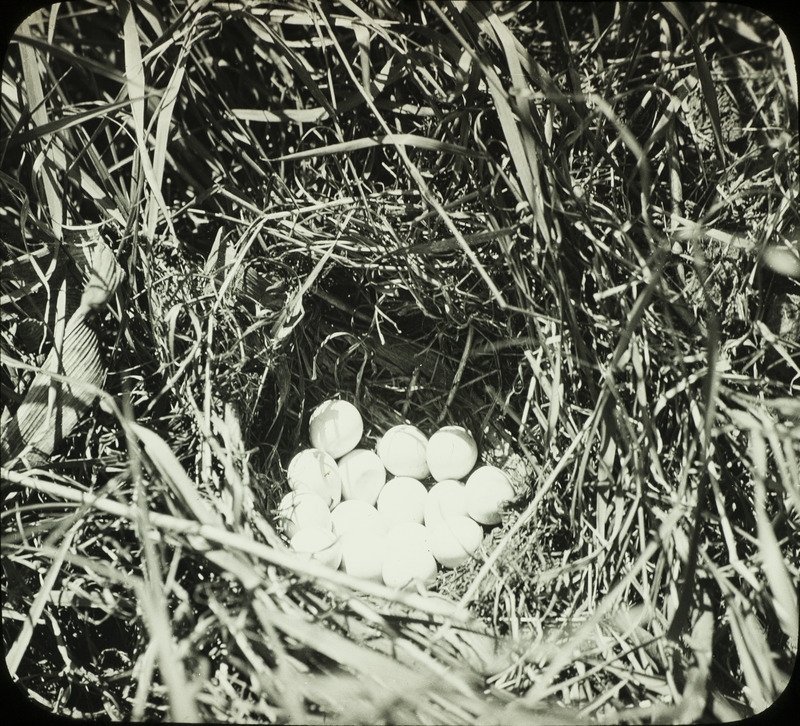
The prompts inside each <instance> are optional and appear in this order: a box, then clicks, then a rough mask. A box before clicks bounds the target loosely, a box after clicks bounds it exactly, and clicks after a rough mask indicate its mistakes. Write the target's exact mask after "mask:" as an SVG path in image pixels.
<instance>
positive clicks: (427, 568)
mask: <svg viewBox="0 0 800 726" xmlns="http://www.w3.org/2000/svg"><path fill="white" fill-rule="evenodd" d="M381 574H382V576H383V582H384V583H385V584H386V586H387V587H392V588H398V589H400V588H402V589H414V588H415V587H416V586H417V585H422V586H423V587H430V586H431V585H432V584H433V583H434V581H435V580H436V560H435V559H434V558H433V555H432V554H431V553H430V552H428V551H427V550H425V549H421V548H419V547H409V548H408V549H402V548H395V549H391V548H388V549H387V550H386V558H385V559H384V561H383V567H382V569H381Z"/></svg>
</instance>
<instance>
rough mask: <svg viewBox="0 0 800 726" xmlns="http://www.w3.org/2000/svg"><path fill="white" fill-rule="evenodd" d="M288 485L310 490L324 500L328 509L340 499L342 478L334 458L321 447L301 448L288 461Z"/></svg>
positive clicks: (298, 489)
mask: <svg viewBox="0 0 800 726" xmlns="http://www.w3.org/2000/svg"><path fill="white" fill-rule="evenodd" d="M286 478H287V480H288V481H289V486H290V487H291V488H292V489H294V490H295V491H310V492H314V493H315V494H318V495H319V496H320V497H322V499H324V500H325V502H326V504H327V505H328V507H329V508H330V509H332V508H333V507H335V506H336V505H337V504H338V503H339V502H340V501H341V500H342V478H341V474H340V472H339V467H338V466H337V465H336V461H335V460H334V458H333V457H332V456H331V455H330V454H328V453H327V452H325V451H322V450H321V449H303V451H301V452H299V453H298V454H296V455H295V456H294V458H293V459H292V460H291V461H290V462H289V467H288V469H287V471H286Z"/></svg>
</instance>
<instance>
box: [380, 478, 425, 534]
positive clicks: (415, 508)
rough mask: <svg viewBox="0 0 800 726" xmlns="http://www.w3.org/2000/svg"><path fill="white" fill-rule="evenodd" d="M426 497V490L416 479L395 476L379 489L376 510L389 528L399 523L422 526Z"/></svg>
mask: <svg viewBox="0 0 800 726" xmlns="http://www.w3.org/2000/svg"><path fill="white" fill-rule="evenodd" d="M427 495H428V490H427V489H426V488H425V485H424V484H423V483H422V482H420V481H419V480H418V479H412V478H411V477H410V476H397V477H395V478H394V479H390V480H389V481H387V482H386V484H385V485H384V487H383V489H381V493H380V494H379V495H378V504H377V508H378V511H379V512H380V514H381V516H382V517H383V519H384V521H385V522H386V524H387V525H388V526H389V527H391V526H392V525H395V524H398V523H399V522H419V523H420V524H422V519H423V517H424V507H425V498H426V497H427Z"/></svg>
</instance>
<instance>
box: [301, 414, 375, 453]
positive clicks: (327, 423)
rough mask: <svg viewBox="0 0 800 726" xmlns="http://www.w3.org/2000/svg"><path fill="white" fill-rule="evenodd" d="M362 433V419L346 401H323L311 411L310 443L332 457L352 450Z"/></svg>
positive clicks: (309, 424)
mask: <svg viewBox="0 0 800 726" xmlns="http://www.w3.org/2000/svg"><path fill="white" fill-rule="evenodd" d="M363 434H364V420H363V419H362V418H361V414H360V413H359V412H358V409H357V408H356V407H355V406H354V405H353V404H352V403H349V402H348V401H336V400H328V401H323V402H322V403H321V404H320V405H319V406H317V407H316V408H315V409H314V411H313V412H312V413H311V418H310V420H309V423H308V435H309V438H310V439H311V445H312V446H313V447H314V448H316V449H322V451H326V452H327V453H329V454H330V455H331V456H332V457H333V458H334V459H338V458H339V457H340V456H344V455H345V454H346V453H347V452H348V451H352V450H353V449H354V448H355V447H356V446H358V442H359V441H361V437H362V436H363Z"/></svg>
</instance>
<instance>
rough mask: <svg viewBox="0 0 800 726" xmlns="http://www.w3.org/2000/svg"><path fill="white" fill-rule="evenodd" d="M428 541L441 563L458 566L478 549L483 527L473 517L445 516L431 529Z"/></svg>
mask: <svg viewBox="0 0 800 726" xmlns="http://www.w3.org/2000/svg"><path fill="white" fill-rule="evenodd" d="M428 541H429V542H430V545H431V554H433V556H434V557H435V558H436V561H437V562H438V563H439V564H441V565H442V566H444V567H458V566H459V565H460V564H462V563H463V562H466V561H467V560H468V559H469V558H470V557H472V556H473V555H474V554H475V553H476V552H477V551H478V548H479V547H480V546H481V542H482V541H483V529H482V528H481V526H480V525H479V524H478V523H477V522H476V521H475V520H474V519H472V518H471V517H467V516H460V517H445V518H444V519H443V520H441V521H440V522H439V523H438V524H436V525H435V526H434V527H432V528H431V529H430V531H429V533H428Z"/></svg>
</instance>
